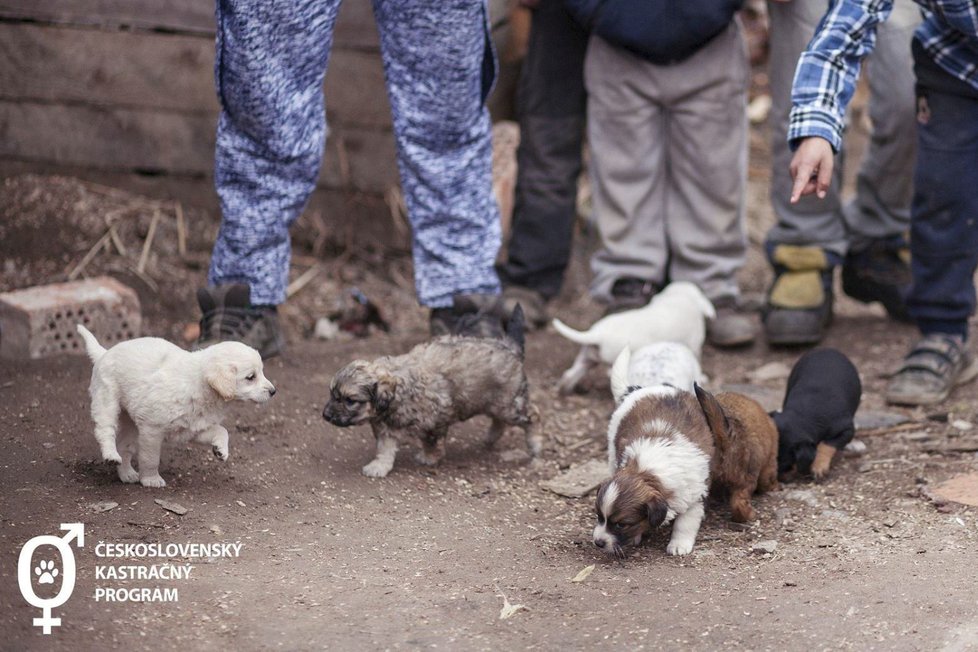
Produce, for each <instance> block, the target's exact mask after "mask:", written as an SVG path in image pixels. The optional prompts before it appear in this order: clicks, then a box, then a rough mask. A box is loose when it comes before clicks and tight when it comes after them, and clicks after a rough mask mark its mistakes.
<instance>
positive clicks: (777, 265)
mask: <svg viewBox="0 0 978 652" xmlns="http://www.w3.org/2000/svg"><path fill="white" fill-rule="evenodd" d="M768 255H769V258H770V260H771V263H772V265H773V266H774V274H775V276H774V283H772V284H771V289H770V290H769V291H768V295H767V303H766V304H765V306H764V314H763V317H762V319H763V322H764V332H765V335H766V336H767V340H768V342H769V343H771V344H775V345H779V346H795V345H806V344H817V343H818V342H820V341H821V340H822V338H823V337H825V332H826V331H827V330H828V327H829V324H830V323H831V322H832V304H833V302H834V298H835V297H834V295H833V293H832V271H833V269H835V266H836V265H837V264H838V262H839V256H838V255H837V254H833V253H831V252H828V251H825V250H824V249H822V248H821V247H799V246H795V245H783V244H782V245H776V246H773V247H771V249H770V251H769V254H768Z"/></svg>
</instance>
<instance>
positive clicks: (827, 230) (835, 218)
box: [767, 0, 920, 256]
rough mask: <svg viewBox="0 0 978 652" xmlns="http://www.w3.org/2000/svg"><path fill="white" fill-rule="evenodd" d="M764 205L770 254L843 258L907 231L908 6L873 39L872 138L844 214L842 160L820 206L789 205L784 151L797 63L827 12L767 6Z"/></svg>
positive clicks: (916, 18)
mask: <svg viewBox="0 0 978 652" xmlns="http://www.w3.org/2000/svg"><path fill="white" fill-rule="evenodd" d="M767 4H768V12H769V16H770V20H771V56H770V64H769V65H770V79H771V100H772V106H771V114H770V120H771V138H772V143H771V159H772V165H773V169H772V170H771V205H772V206H773V207H774V213H775V216H776V217H777V220H778V222H777V224H776V225H775V226H774V227H773V228H772V229H771V230H770V231H769V232H768V234H767V239H768V243H769V246H772V245H777V244H794V245H816V246H820V247H823V248H825V249H827V250H829V251H832V252H834V253H837V254H839V255H840V256H842V255H845V253H846V251H847V249H849V248H851V249H853V250H859V249H862V248H864V247H866V246H867V245H868V244H869V242H870V241H872V240H876V239H880V238H887V237H891V236H895V235H899V234H901V233H903V232H905V231H906V230H907V229H909V228H910V199H911V196H912V194H913V182H912V180H913V164H914V158H915V153H916V117H915V107H916V100H915V98H914V77H913V57H912V56H911V54H910V41H911V38H912V37H913V31H914V29H916V27H917V25H918V24H919V23H920V11H919V10H918V9H917V7H916V5H915V4H914V3H913V2H912V1H911V0H896V2H895V3H894V7H893V13H892V14H891V15H890V19H889V20H888V21H887V22H886V23H884V24H883V25H881V26H880V28H879V30H878V32H877V39H876V49H875V50H874V51H873V53H872V54H870V55H869V57H867V59H866V64H867V68H868V73H869V77H868V79H869V91H870V98H869V115H870V118H871V119H872V122H873V133H872V136H871V138H870V141H869V144H868V146H867V148H866V152H865V154H864V156H863V160H862V165H861V167H860V169H859V173H858V176H857V182H856V196H855V198H854V199H853V200H852V201H851V202H850V203H849V204H848V205H845V206H843V204H842V200H841V198H840V196H839V189H840V187H841V185H842V171H843V161H844V155H843V153H842V152H839V155H838V156H837V157H836V166H835V170H834V178H833V180H832V185H831V187H830V189H829V193H828V196H826V198H825V199H821V200H820V199H818V198H816V197H815V195H809V196H807V197H802V199H801V200H800V201H799V202H798V203H797V204H794V205H792V204H789V203H788V199H789V197H790V196H791V175H790V173H789V170H788V167H789V165H790V163H791V156H792V152H791V149H790V148H789V146H788V142H787V140H786V138H787V131H788V114H789V113H790V111H791V83H792V81H793V80H794V76H795V67H796V65H797V63H798V57H799V56H800V55H801V53H802V51H804V49H805V47H806V46H807V45H808V42H809V41H810V40H811V38H812V36H813V35H814V34H815V28H816V26H817V25H818V23H819V21H820V20H821V18H822V16H823V15H824V14H825V12H826V11H827V10H828V2H826V1H825V0H792V1H791V2H771V1H770V0H769V2H768V3H767Z"/></svg>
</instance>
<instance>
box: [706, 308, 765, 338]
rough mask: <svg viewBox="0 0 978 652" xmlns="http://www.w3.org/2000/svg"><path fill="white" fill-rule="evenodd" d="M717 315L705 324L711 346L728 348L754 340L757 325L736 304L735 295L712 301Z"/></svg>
mask: <svg viewBox="0 0 978 652" xmlns="http://www.w3.org/2000/svg"><path fill="white" fill-rule="evenodd" d="M713 307H714V308H715V309H716V313H717V316H716V317H715V318H714V319H711V320H710V321H709V322H707V324H706V338H707V340H708V341H709V342H710V344H712V345H713V346H716V347H720V348H729V347H737V346H746V345H748V344H750V343H752V342H753V341H754V337H755V336H756V335H757V327H756V326H755V325H754V320H753V319H751V318H750V316H748V315H746V314H745V313H744V312H743V311H742V310H741V308H740V306H739V305H738V304H737V299H736V298H735V297H724V298H722V299H717V300H716V301H714V302H713Z"/></svg>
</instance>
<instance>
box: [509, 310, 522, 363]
mask: <svg viewBox="0 0 978 652" xmlns="http://www.w3.org/2000/svg"><path fill="white" fill-rule="evenodd" d="M525 331H526V317H525V316H524V315H523V306H521V305H520V304H518V303H517V304H516V307H515V308H513V312H512V313H511V314H510V316H509V321H507V322H506V337H507V338H509V339H510V340H512V341H513V342H515V343H516V346H517V347H519V350H520V357H521V358H522V357H523V354H524V353H525V349H526V332H525Z"/></svg>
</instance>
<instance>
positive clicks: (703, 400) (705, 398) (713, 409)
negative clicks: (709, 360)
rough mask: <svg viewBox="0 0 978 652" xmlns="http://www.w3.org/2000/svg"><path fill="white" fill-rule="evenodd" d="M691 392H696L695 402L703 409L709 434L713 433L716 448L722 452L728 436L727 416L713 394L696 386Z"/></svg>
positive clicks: (694, 385) (728, 423) (728, 424)
mask: <svg viewBox="0 0 978 652" xmlns="http://www.w3.org/2000/svg"><path fill="white" fill-rule="evenodd" d="M693 390H694V391H695V392H696V400H697V401H699V404H700V407H701V408H703V414H704V415H705V416H706V423H707V425H708V426H710V432H712V433H713V439H714V441H715V442H716V445H717V448H719V449H720V450H724V449H725V448H726V447H727V437H728V436H729V434H730V422H729V421H728V420H727V415H726V413H725V412H724V411H723V407H721V406H720V402H719V401H717V399H716V397H715V396H713V394H711V393H709V392H708V391H706V390H705V389H703V388H702V387H700V386H699V385H698V384H696V383H694V384H693Z"/></svg>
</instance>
